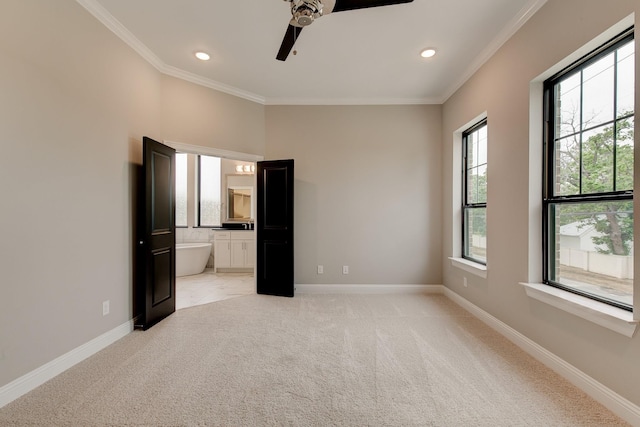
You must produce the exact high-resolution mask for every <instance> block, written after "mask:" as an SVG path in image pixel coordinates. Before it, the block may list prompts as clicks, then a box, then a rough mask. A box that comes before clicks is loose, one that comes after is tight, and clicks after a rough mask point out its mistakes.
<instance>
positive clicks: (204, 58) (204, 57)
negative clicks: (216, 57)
mask: <svg viewBox="0 0 640 427" xmlns="http://www.w3.org/2000/svg"><path fill="white" fill-rule="evenodd" d="M196 58H198V59H199V60H201V61H208V60H209V59H211V57H210V56H209V54H208V53H206V52H196Z"/></svg>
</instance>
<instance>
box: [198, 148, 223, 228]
mask: <svg viewBox="0 0 640 427" xmlns="http://www.w3.org/2000/svg"><path fill="white" fill-rule="evenodd" d="M203 156H207V157H216V158H218V159H221V158H220V157H218V156H212V155H208V154H198V155H197V157H198V162H197V175H198V180H197V183H196V186H197V204H196V205H197V206H196V228H212V227H220V226H221V225H222V208H220V223H219V224H202V157H203ZM219 173H220V171H219ZM220 203H222V194H220Z"/></svg>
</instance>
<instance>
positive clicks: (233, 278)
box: [176, 268, 256, 310]
mask: <svg viewBox="0 0 640 427" xmlns="http://www.w3.org/2000/svg"><path fill="white" fill-rule="evenodd" d="M255 292H256V289H255V284H254V280H253V274H248V273H214V272H213V268H207V269H205V270H204V272H203V273H202V274H194V275H192V276H182V277H177V278H176V310H179V309H181V308H187V307H193V306H194V305H201V304H208V303H210V302H214V301H221V300H224V299H229V298H235V297H239V296H242V295H250V294H254V293H255Z"/></svg>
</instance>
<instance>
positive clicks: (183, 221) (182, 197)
mask: <svg viewBox="0 0 640 427" xmlns="http://www.w3.org/2000/svg"><path fill="white" fill-rule="evenodd" d="M186 226H187V154H186V153H176V227H186Z"/></svg>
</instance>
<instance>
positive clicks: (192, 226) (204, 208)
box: [165, 141, 262, 310]
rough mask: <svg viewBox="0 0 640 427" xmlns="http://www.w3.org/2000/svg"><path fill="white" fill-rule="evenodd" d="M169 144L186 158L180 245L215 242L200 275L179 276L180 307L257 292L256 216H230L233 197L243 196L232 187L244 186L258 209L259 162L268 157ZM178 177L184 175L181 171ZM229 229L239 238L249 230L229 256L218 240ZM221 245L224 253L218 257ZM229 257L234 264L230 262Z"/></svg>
mask: <svg viewBox="0 0 640 427" xmlns="http://www.w3.org/2000/svg"><path fill="white" fill-rule="evenodd" d="M165 144H166V145H169V146H170V147H172V148H174V149H175V150H176V152H177V153H182V154H183V156H182V157H183V160H182V161H183V162H184V172H183V174H182V182H183V183H182V184H180V183H179V182H176V193H177V195H176V225H177V228H176V243H211V247H212V250H211V255H210V257H209V260H208V261H207V262H206V267H204V270H203V271H202V270H201V269H202V268H203V267H200V268H198V269H197V270H196V271H195V272H194V273H195V274H189V273H187V274H188V275H185V276H180V277H177V278H176V309H177V310H178V309H182V308H187V307H193V306H196V305H201V304H207V303H211V302H215V301H221V300H225V299H229V298H235V297H239V296H243V295H250V294H254V293H256V282H255V266H254V264H255V262H253V260H255V244H250V243H254V242H255V231H254V230H253V228H254V227H253V222H254V217H255V215H253V214H252V213H251V212H250V213H249V214H246V213H245V212H244V211H242V212H241V213H242V215H235V214H234V215H230V214H229V204H230V203H229V197H228V195H229V194H232V195H233V196H234V201H236V200H235V199H238V198H239V197H238V196H235V192H230V191H229V189H230V188H231V189H233V190H236V189H237V188H236V187H238V186H239V185H240V186H241V187H242V190H244V192H245V193H246V194H247V195H249V197H247V196H246V195H245V194H244V193H243V194H242V197H243V200H242V202H243V203H242V204H243V205H246V206H251V210H253V206H252V205H253V204H254V201H253V200H252V198H251V197H250V195H253V194H255V191H253V189H254V188H255V175H254V174H255V162H257V161H261V160H262V156H256V155H250V154H244V153H236V152H230V151H226V150H219V149H215V148H209V147H201V146H193V145H188V144H183V143H177V142H170V141H165ZM176 176H177V178H178V174H176ZM247 189H250V190H252V191H246V190H247ZM181 194H182V195H181ZM244 199H247V200H244ZM237 202H240V200H238V201H237ZM237 204H239V203H237ZM233 212H235V209H234V210H233ZM245 224H249V225H250V227H246V225H245ZM223 226H224V227H223ZM235 226H245V227H246V228H244V227H239V228H240V230H242V231H240V230H238V231H235ZM225 227H232V228H231V229H234V231H233V232H231V233H229V230H227V228H225ZM225 232H226V234H227V235H228V234H232V235H234V238H235V235H237V234H239V233H241V234H246V237H245V236H242V237H243V239H242V241H237V243H238V244H236V241H234V240H232V241H231V242H230V244H229V250H230V251H231V253H227V254H225V253H223V252H222V251H221V250H222V248H221V245H220V244H219V243H220V242H218V244H217V243H216V241H218V240H219V239H221V238H225V237H224V236H223V235H224V234H225ZM229 238H230V237H226V239H229ZM248 242H250V243H248ZM216 246H218V250H219V251H220V253H218V257H217V258H216V249H215V247H216ZM222 246H224V247H225V249H226V247H227V246H226V245H222ZM239 250H242V251H244V254H242V253H241V255H240V256H243V257H245V259H246V264H244V265H237V260H238V252H239ZM229 256H231V259H228V257H229ZM225 259H228V260H227V262H231V263H230V264H229V265H224V260H225ZM202 265H203V266H204V264H202ZM214 267H215V268H214ZM234 267H241V268H240V269H237V268H234Z"/></svg>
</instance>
